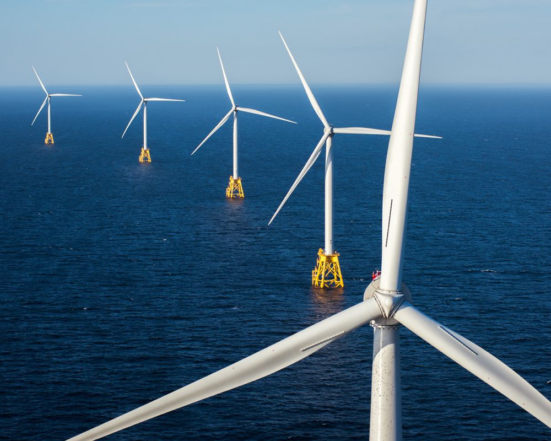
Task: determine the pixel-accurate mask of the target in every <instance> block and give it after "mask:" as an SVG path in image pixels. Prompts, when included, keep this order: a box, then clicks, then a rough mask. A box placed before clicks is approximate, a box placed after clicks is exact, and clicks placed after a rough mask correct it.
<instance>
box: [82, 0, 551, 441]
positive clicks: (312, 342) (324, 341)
mask: <svg viewBox="0 0 551 441" xmlns="http://www.w3.org/2000/svg"><path fill="white" fill-rule="evenodd" d="M426 7H427V0H415V7H414V10H413V18H412V23H411V29H410V34H409V41H408V47H407V52H406V59H405V63H404V70H403V73H402V81H401V84H400V92H399V94H398V102H397V104H396V112H395V115H394V123H393V125H392V135H391V137H390V143H389V147H388V155H387V162H386V169H385V179H384V189H383V219H382V220H383V234H382V251H383V254H382V274H381V278H380V279H378V280H376V281H375V282H372V283H371V285H369V287H368V288H367V290H366V295H365V297H364V301H363V302H361V303H359V304H357V305H356V306H353V307H351V308H348V309H346V310H344V311H342V312H340V313H338V314H336V315H334V316H332V317H329V318H328V319H325V320H323V321H321V322H319V323H317V324H315V325H313V326H310V327H309V328H306V329H304V330H303V331H300V332H298V333H297V334H295V335H293V336H291V337H288V338H286V339H285V340H282V341H280V342H279V343H276V344H274V345H273V346H270V347H268V348H266V349H264V350H262V351H260V352H257V353H256V354H254V355H252V356H250V357H248V358H245V359H243V360H241V361H239V362H237V363H235V364H233V365H231V366H229V367H227V368H225V369H222V370H220V371H218V372H215V373H214V374H211V375H209V376H207V377H205V378H203V379H201V380H199V381H196V382H195V383H192V384H190V385H188V386H185V387H183V388H181V389H178V390H177V391H175V392H172V393H171V394H168V395H165V396H164V397H161V398H159V399H157V400H155V401H152V402H151V403H149V404H146V405H145V406H142V407H139V408H137V409H135V410H133V411H131V412H128V413H126V414H124V415H122V416H120V417H118V418H115V419H113V420H111V421H108V422H107V423H104V424H102V425H100V426H98V427H95V428H94V429H91V430H89V431H87V432H85V433H83V434H81V435H78V436H75V437H74V438H71V441H88V440H95V439H99V438H102V437H104V436H107V435H109V434H111V433H115V432H118V431H119V430H122V429H125V428H127V427H131V426H134V425H136V424H139V423H141V422H143V421H147V420H149V419H151V418H155V417H157V416H159V415H162V414H164V413H167V412H170V411H172V410H175V409H178V408H180V407H184V406H187V405H189V404H192V403H195V402H197V401H201V400H204V399H205V398H209V397H212V396H213V395H217V394H219V393H222V392H225V391H228V390H231V389H234V388H236V387H239V386H242V385H245V384H247V383H251V382H253V381H255V380H259V379H260V378H263V377H266V376H267V375H270V374H273V373H274V372H277V371H279V370H281V369H283V368H286V367H288V366H290V365H292V364H293V363H296V362H298V361H300V360H302V359H303V358H306V357H308V356H309V355H312V354H313V353H314V352H317V351H318V350H320V349H321V348H323V347H324V346H326V345H328V344H329V343H331V342H333V341H335V340H337V339H339V338H341V337H343V336H345V335H346V334H348V333H349V332H351V331H353V330H354V329H356V328H358V327H360V326H363V325H366V324H368V323H371V324H372V326H373V327H374V329H375V332H374V337H375V339H374V347H373V354H374V356H373V371H372V376H373V387H372V395H371V428H370V440H371V441H383V440H384V441H400V440H401V439H402V412H401V387H400V370H399V368H400V350H399V344H400V340H399V325H400V324H401V325H403V326H405V327H407V328H408V329H410V330H411V331H412V332H413V333H414V334H417V335H418V336H419V337H421V338H422V339H423V340H425V341H426V342H427V343H429V344H430V345H432V346H434V347H435V348H436V349H437V350H439V351H440V352H442V353H443V354H445V355H447V356H448V357H449V358H451V359H452V360H453V361H455V362H456V363H458V364H459V365H461V366H462V367H464V368H465V369H466V370H468V371H469V372H471V373H472V374H474V375H475V376H477V377H478V378H480V379H481V380H482V381H484V382H485V383H487V384H488V385H490V386H491V387H493V388H494V389H495V390H497V391H498V392H500V393H501V394H503V395H505V396H506V397H507V398H509V399H510V400H511V401H513V402H514V403H516V404H518V405H519V406H520V407H522V408H523V409H524V410H526V411H527V412H528V413H530V414H531V415H533V416H534V417H535V418H537V419H538V420H540V421H541V422H542V423H544V424H545V425H547V426H548V427H550V428H551V402H549V401H548V400H547V399H546V398H545V397H544V396H543V395H542V394H541V393H539V392H538V391H537V390H536V389H535V388H534V387H532V386H531V385H530V384H529V383H528V382H526V381H525V380H524V379H523V378H522V377H520V376H519V375H518V374H517V373H515V372H514V371H513V370H512V369H510V368H509V367H508V366H506V365H505V364H504V363H502V362H501V361H499V360H498V359H497V358H495V357H494V356H492V355H491V354H489V353H488V352H486V351H485V350H484V349H482V348H481V347H479V346H477V345H476V344H474V343H472V342H471V341H469V340H467V339H466V338H464V337H462V336H461V335H459V334H457V333H456V332H454V331H452V330H451V329H449V328H447V327H446V326H444V325H442V324H440V323H438V322H437V321H436V320H434V319H432V318H430V317H429V316H428V315H425V314H424V313H422V312H421V311H420V310H418V309H417V308H415V307H414V306H413V305H412V304H411V296H410V294H409V291H408V290H407V288H406V287H405V285H403V284H402V264H403V261H404V255H403V251H404V239H405V228H406V208H407V202H408V191H409V177H410V173H411V156H412V151H413V134H414V127H415V114H416V108H417V95H418V90H419V75H420V71H421V55H422V49H423V35H424V28H425V16H426Z"/></svg>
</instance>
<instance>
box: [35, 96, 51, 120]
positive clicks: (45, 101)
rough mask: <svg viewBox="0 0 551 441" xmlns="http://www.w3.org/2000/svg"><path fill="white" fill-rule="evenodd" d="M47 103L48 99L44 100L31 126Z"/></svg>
mask: <svg viewBox="0 0 551 441" xmlns="http://www.w3.org/2000/svg"><path fill="white" fill-rule="evenodd" d="M47 102H48V97H46V98H44V102H43V103H42V105H41V106H40V109H38V113H37V114H36V116H35V117H34V119H33V122H32V123H31V126H32V125H33V124H34V122H35V121H36V118H38V115H40V112H42V109H43V108H44V106H45V105H46V103H47Z"/></svg>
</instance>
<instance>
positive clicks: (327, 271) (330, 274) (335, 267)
mask: <svg viewBox="0 0 551 441" xmlns="http://www.w3.org/2000/svg"><path fill="white" fill-rule="evenodd" d="M312 286H315V287H316V288H342V287H343V286H344V281H343V279H342V273H341V266H340V264H339V253H337V252H335V253H334V254H329V255H326V254H325V253H324V252H323V249H322V248H320V249H319V251H318V261H317V263H316V267H315V268H314V270H313V271H312Z"/></svg>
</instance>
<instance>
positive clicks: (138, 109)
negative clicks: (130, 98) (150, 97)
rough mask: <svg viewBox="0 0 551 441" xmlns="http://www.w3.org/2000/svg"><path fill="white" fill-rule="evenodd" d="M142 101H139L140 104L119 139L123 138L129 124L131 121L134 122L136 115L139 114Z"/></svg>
mask: <svg viewBox="0 0 551 441" xmlns="http://www.w3.org/2000/svg"><path fill="white" fill-rule="evenodd" d="M142 104H143V101H140V104H138V108H137V109H136V111H135V112H134V115H132V118H131V119H130V122H129V123H128V125H127V126H126V129H124V133H123V134H122V136H121V139H122V138H124V135H125V134H126V131H127V130H128V127H130V124H132V121H134V118H136V115H137V114H138V113H139V112H140V109H141V108H142Z"/></svg>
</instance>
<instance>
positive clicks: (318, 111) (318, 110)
mask: <svg viewBox="0 0 551 441" xmlns="http://www.w3.org/2000/svg"><path fill="white" fill-rule="evenodd" d="M279 36H280V37H281V39H282V40H283V44H284V45H285V48H286V49H287V52H288V53H289V56H290V57H291V61H292V62H293V64H294V65H295V69H296V70H297V73H298V76H299V78H300V81H301V82H302V85H303V86H304V90H305V91H306V95H308V99H309V100H310V104H312V107H313V108H314V110H315V112H316V114H317V115H318V117H319V119H321V122H322V123H323V125H324V127H326V128H329V123H328V122H327V120H326V119H325V116H324V115H323V112H322V111H321V107H320V106H319V104H318V102H317V101H316V97H315V96H314V94H313V93H312V91H311V90H310V86H308V83H307V82H306V78H304V75H302V72H301V70H300V68H299V67H298V64H297V62H296V61H295V57H293V54H292V53H291V49H289V46H287V43H286V41H285V38H283V35H282V34H281V32H280V33H279Z"/></svg>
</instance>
